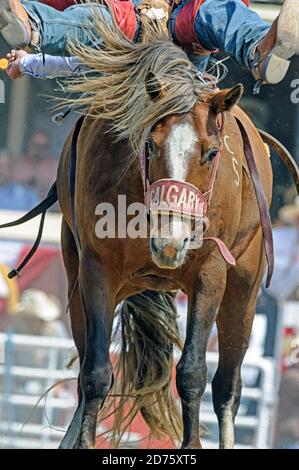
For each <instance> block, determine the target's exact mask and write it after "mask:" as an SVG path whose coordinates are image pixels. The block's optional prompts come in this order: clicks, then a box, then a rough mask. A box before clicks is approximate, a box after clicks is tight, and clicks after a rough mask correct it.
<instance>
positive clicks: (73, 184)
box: [69, 116, 84, 254]
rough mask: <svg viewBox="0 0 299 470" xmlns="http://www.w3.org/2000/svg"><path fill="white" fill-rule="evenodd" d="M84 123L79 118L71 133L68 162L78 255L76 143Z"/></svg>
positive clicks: (79, 249) (79, 245)
mask: <svg viewBox="0 0 299 470" xmlns="http://www.w3.org/2000/svg"><path fill="white" fill-rule="evenodd" d="M83 122H84V116H81V117H79V119H78V121H77V122H76V126H75V129H74V132H73V137H72V143H71V162H70V180H69V181H70V199H71V215H72V223H73V235H74V239H75V242H76V247H77V251H78V254H79V253H80V251H81V244H80V240H79V235H78V226H77V216H76V199H75V196H76V171H77V143H78V137H79V134H80V131H81V128H82V124H83Z"/></svg>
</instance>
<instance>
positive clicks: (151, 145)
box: [147, 139, 157, 157]
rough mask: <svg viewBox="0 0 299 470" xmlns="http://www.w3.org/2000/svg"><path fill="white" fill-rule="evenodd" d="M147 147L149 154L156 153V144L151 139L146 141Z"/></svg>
mask: <svg viewBox="0 0 299 470" xmlns="http://www.w3.org/2000/svg"><path fill="white" fill-rule="evenodd" d="M147 149H148V152H149V154H150V156H153V157H154V156H155V155H156V154H157V144H156V142H155V141H154V140H153V139H149V140H148V141H147Z"/></svg>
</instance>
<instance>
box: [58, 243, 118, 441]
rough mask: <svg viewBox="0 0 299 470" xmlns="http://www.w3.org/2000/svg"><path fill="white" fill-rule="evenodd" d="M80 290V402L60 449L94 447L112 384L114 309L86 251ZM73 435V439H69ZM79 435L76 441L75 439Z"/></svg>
mask: <svg viewBox="0 0 299 470" xmlns="http://www.w3.org/2000/svg"><path fill="white" fill-rule="evenodd" d="M79 288H80V295H81V301H82V305H83V310H84V317H85V327H86V341H85V354H84V360H83V362H82V366H81V370H80V387H81V400H80V404H79V406H78V408H77V411H76V413H75V418H76V419H74V420H73V421H72V423H71V425H70V427H69V429H68V431H67V433H66V436H65V438H64V440H63V441H62V445H61V447H68V443H69V442H73V444H72V447H77V448H90V447H94V446H95V437H96V426H97V414H98V410H99V407H100V406H101V405H102V404H103V402H104V400H105V398H106V396H107V394H108V392H109V390H110V387H111V384H112V366H111V363H110V358H109V346H110V337H111V327H112V320H113V314H112V310H113V307H112V305H111V302H110V300H109V292H108V285H107V279H106V277H105V274H104V272H103V270H102V268H101V265H100V263H99V261H98V260H97V259H96V258H95V255H94V253H93V252H92V251H90V250H89V249H86V248H83V249H82V252H81V257H80V266H79ZM69 436H71V439H69ZM74 436H76V439H74Z"/></svg>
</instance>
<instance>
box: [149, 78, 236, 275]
mask: <svg viewBox="0 0 299 470" xmlns="http://www.w3.org/2000/svg"><path fill="white" fill-rule="evenodd" d="M242 92H243V87H242V85H237V86H235V87H234V88H232V89H229V90H223V91H220V92H216V93H213V94H211V95H207V96H206V97H205V98H204V99H203V101H200V102H198V103H196V105H195V106H194V108H193V109H192V111H190V112H189V113H187V114H185V115H183V116H180V115H171V116H167V117H166V118H164V119H163V120H161V121H160V122H159V123H157V124H156V125H155V126H154V127H153V129H152V130H151V132H150V135H149V137H148V147H147V148H148V154H149V167H148V168H149V169H148V176H149V183H150V184H152V183H154V182H155V181H158V180H161V179H171V180H176V181H181V182H187V183H191V184H192V185H194V186H195V187H196V188H198V189H200V190H201V192H202V193H204V192H205V191H206V190H207V189H208V184H209V180H210V177H211V168H212V162H213V159H214V158H215V157H216V155H217V152H218V150H219V148H220V144H221V136H220V124H221V113H223V112H224V111H228V110H229V109H230V108H231V107H232V106H233V105H234V104H236V103H237V101H238V100H239V99H240V97H241V95H242ZM152 220H153V219H152ZM191 236H192V224H191V223H190V219H189V218H185V217H184V215H175V214H174V213H173V214H172V215H171V216H170V217H169V214H168V216H167V217H165V215H164V216H163V215H161V214H159V216H158V221H157V217H156V222H155V223H154V224H152V228H151V234H150V248H151V253H152V258H153V261H154V262H155V263H156V264H157V265H158V266H159V267H160V268H167V269H175V268H178V267H179V266H181V265H182V264H183V263H184V260H185V258H186V253H187V250H188V248H189V246H190V242H191Z"/></svg>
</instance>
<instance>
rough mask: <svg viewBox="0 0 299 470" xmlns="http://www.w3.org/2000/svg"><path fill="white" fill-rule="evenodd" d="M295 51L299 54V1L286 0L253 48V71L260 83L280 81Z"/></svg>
mask: <svg viewBox="0 0 299 470" xmlns="http://www.w3.org/2000/svg"><path fill="white" fill-rule="evenodd" d="M295 53H297V54H299V0H285V2H284V4H283V6H282V9H281V11H280V14H279V16H278V17H277V18H276V20H275V21H274V23H273V24H272V26H271V28H270V29H269V31H268V33H267V34H266V36H265V37H264V38H263V39H262V40H261V41H260V42H258V43H257V44H256V45H255V47H253V49H252V51H251V56H252V58H251V64H250V65H251V71H252V73H253V76H254V77H255V79H256V80H257V81H258V82H257V84H258V86H259V85H260V84H262V83H269V84H275V83H279V82H280V81H281V80H282V79H283V78H284V77H285V75H286V73H287V71H288V68H289V65H290V61H289V59H290V58H291V57H292V56H293V55H294V54H295ZM258 86H257V88H258Z"/></svg>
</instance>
